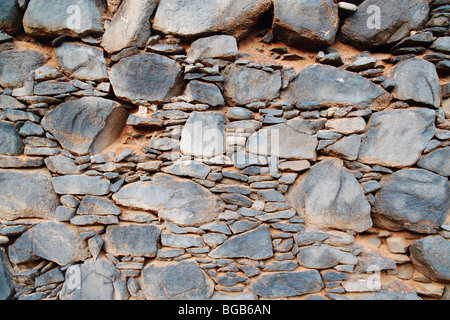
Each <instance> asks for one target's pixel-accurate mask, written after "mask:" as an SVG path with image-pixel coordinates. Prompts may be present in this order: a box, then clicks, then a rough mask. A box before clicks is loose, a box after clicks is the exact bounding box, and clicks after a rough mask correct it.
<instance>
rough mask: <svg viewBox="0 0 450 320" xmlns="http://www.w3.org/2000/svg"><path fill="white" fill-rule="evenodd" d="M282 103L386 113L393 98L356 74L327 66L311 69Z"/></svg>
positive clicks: (302, 73) (283, 95)
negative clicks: (301, 103)
mask: <svg viewBox="0 0 450 320" xmlns="http://www.w3.org/2000/svg"><path fill="white" fill-rule="evenodd" d="M281 100H284V101H289V102H291V103H294V104H297V103H299V102H304V101H307V102H316V103H318V104H321V105H324V106H331V107H333V106H337V107H340V106H349V105H350V106H354V107H357V108H361V109H374V110H382V109H385V108H386V107H387V106H388V105H389V103H390V102H391V100H392V96H391V95H390V94H389V93H388V92H386V91H385V90H383V89H382V88H380V87H379V86H377V85H376V84H374V83H373V82H372V81H369V80H367V79H365V78H363V77H361V76H359V75H357V74H355V73H353V72H349V71H345V70H342V69H338V68H335V67H332V66H326V65H321V64H317V65H312V66H309V67H306V68H305V69H303V70H302V71H300V72H299V74H298V76H297V78H296V79H295V80H294V81H292V82H291V83H290V84H289V86H288V87H287V88H286V89H285V90H283V91H282V93H281Z"/></svg>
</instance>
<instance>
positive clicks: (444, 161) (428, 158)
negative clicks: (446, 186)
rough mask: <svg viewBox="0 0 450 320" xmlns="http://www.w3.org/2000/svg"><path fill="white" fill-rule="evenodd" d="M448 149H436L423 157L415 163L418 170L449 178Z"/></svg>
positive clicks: (449, 150)
mask: <svg viewBox="0 0 450 320" xmlns="http://www.w3.org/2000/svg"><path fill="white" fill-rule="evenodd" d="M448 159H450V147H446V148H442V149H437V150H435V151H432V152H430V153H429V154H427V155H425V156H424V157H423V158H421V159H420V160H419V162H417V165H418V166H419V167H420V168H423V169H427V170H430V171H433V172H435V173H437V174H439V175H441V176H444V177H449V176H450V163H449V161H448Z"/></svg>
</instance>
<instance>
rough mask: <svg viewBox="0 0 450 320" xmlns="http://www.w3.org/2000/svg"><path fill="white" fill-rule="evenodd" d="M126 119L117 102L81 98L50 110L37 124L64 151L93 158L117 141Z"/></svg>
mask: <svg viewBox="0 0 450 320" xmlns="http://www.w3.org/2000/svg"><path fill="white" fill-rule="evenodd" d="M127 117H128V113H127V111H126V110H125V108H123V107H122V106H121V105H120V103H118V102H115V101H112V100H107V99H104V98H98V97H83V98H81V99H78V100H73V101H69V102H65V103H62V104H60V105H59V106H58V107H56V108H54V109H52V110H51V111H50V112H49V113H48V114H47V115H46V116H45V117H44V118H43V119H42V123H41V124H42V126H43V127H44V129H45V130H47V131H48V132H50V133H51V134H52V135H53V136H54V137H55V138H56V139H57V140H58V141H59V143H60V144H61V146H62V147H63V148H65V149H66V150H69V151H71V152H73V153H76V154H87V153H92V154H96V153H100V152H102V151H103V150H104V149H105V148H106V147H107V146H109V145H110V144H111V143H112V142H113V141H114V140H115V139H117V137H118V136H119V134H120V133H121V132H122V129H123V127H124V126H125V123H126V121H127Z"/></svg>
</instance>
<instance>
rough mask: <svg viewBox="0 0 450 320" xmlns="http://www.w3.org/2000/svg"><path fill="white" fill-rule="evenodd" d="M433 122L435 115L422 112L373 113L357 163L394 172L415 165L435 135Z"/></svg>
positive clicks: (423, 110)
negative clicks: (391, 168)
mask: <svg viewBox="0 0 450 320" xmlns="http://www.w3.org/2000/svg"><path fill="white" fill-rule="evenodd" d="M434 122H435V111H434V110H430V109H424V108H414V109H404V110H401V109H398V110H387V111H382V112H376V113H374V114H373V115H372V117H371V119H370V121H369V124H368V129H367V131H366V133H365V134H364V135H363V139H362V143H361V148H360V151H359V158H358V161H360V162H362V163H365V164H376V165H382V166H387V167H394V168H402V167H408V166H411V165H413V164H415V163H416V162H417V161H418V160H419V158H420V154H421V153H422V151H423V150H424V149H425V147H426V146H427V144H428V142H429V141H430V140H431V138H432V137H433V136H434V135H435V133H436V128H435V126H434Z"/></svg>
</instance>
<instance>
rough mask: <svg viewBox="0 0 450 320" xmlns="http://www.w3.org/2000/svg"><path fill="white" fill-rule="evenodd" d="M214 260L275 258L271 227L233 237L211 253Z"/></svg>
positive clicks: (263, 227)
mask: <svg viewBox="0 0 450 320" xmlns="http://www.w3.org/2000/svg"><path fill="white" fill-rule="evenodd" d="M209 256H210V257H212V258H249V259H254V260H260V259H267V258H270V257H271V256H273V248H272V242H271V237H270V227H269V226H261V227H259V228H257V229H255V230H251V231H247V232H245V233H242V234H239V235H236V236H233V237H231V238H229V239H228V240H226V241H225V242H224V243H223V244H221V245H220V246H218V247H217V248H215V249H214V250H212V251H211V252H210V253H209Z"/></svg>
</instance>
